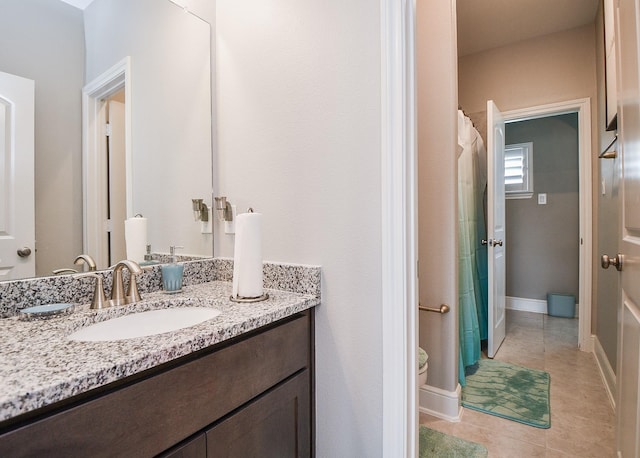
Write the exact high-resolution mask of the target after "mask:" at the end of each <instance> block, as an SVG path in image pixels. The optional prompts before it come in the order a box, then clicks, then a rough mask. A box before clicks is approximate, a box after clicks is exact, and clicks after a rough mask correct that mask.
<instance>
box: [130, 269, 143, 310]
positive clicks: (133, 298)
mask: <svg viewBox="0 0 640 458" xmlns="http://www.w3.org/2000/svg"><path fill="white" fill-rule="evenodd" d="M145 270H146V269H145V268H144V267H141V268H140V272H131V275H129V287H128V288H127V300H128V302H129V303H130V304H133V303H136V302H138V301H139V300H141V299H142V297H140V292H139V291H138V282H137V281H136V278H137V277H138V275H141V274H143V273H144V271H145Z"/></svg>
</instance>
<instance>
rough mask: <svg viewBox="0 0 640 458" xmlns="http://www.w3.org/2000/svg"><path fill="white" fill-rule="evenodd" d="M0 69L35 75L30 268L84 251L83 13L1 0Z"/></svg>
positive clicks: (28, 0)
mask: <svg viewBox="0 0 640 458" xmlns="http://www.w3.org/2000/svg"><path fill="white" fill-rule="evenodd" d="M0 43H2V45H1V46H0V71H3V72H6V73H12V74H14V75H19V76H22V77H25V78H29V79H32V80H35V96H36V97H35V105H36V106H35V125H36V134H35V211H36V214H35V216H36V228H35V229H36V248H37V254H36V274H37V275H44V274H48V273H50V272H51V270H52V269H55V268H59V267H63V266H73V257H74V256H76V255H77V254H80V253H81V252H82V172H81V156H82V144H81V140H80V137H81V133H82V117H81V116H82V115H81V112H82V105H81V89H82V86H83V83H84V29H83V23H82V12H81V11H80V10H78V9H77V8H74V7H72V6H70V5H67V4H66V3H63V2H60V1H51V0H2V10H1V12H0Z"/></svg>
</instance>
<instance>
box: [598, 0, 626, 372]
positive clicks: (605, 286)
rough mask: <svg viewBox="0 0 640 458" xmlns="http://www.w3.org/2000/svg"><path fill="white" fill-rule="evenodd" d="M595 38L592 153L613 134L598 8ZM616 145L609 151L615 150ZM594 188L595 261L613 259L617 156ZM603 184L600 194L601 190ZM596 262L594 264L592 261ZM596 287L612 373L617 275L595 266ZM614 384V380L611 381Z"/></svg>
mask: <svg viewBox="0 0 640 458" xmlns="http://www.w3.org/2000/svg"><path fill="white" fill-rule="evenodd" d="M596 24H597V31H596V32H597V36H598V37H600V39H599V40H597V42H596V43H597V49H596V51H597V53H598V59H596V62H597V76H598V136H599V140H600V141H599V143H596V145H598V146H597V148H594V149H595V150H596V151H594V153H600V152H602V151H603V150H604V149H605V148H606V147H607V146H608V145H609V143H610V142H611V140H613V138H614V132H606V131H605V118H606V116H605V106H606V104H605V84H604V80H605V77H604V61H605V58H604V37H603V34H604V27H603V21H602V5H600V10H599V12H598V18H597V19H596ZM617 148H618V145H614V146H613V147H612V148H611V149H612V150H616V149H617ZM595 170H597V172H598V173H597V174H596V176H597V178H599V182H600V186H599V187H598V191H599V192H598V198H597V201H596V203H597V211H594V213H595V214H596V216H597V218H598V220H597V221H598V225H597V232H596V235H597V239H596V240H597V246H596V247H595V248H594V254H595V255H596V258H599V257H600V255H602V254H605V253H606V254H609V255H610V256H614V255H615V254H616V253H617V252H618V237H619V234H620V232H619V231H620V212H619V204H620V199H619V193H618V191H619V188H618V186H619V181H620V180H619V179H620V174H621V157H620V156H618V157H617V158H616V159H599V160H598V163H597V168H596V169H595ZM602 183H604V192H603V189H602ZM596 262H597V261H596ZM593 271H594V275H595V278H596V280H595V284H596V286H597V288H596V291H595V294H594V295H593V297H594V308H595V317H594V319H593V324H592V327H593V329H594V333H595V334H596V336H597V338H598V341H599V342H600V345H602V348H603V350H604V352H605V354H606V356H607V359H608V360H609V364H610V365H611V368H612V369H613V371H614V372H615V371H616V356H617V355H616V353H617V349H618V304H619V303H620V298H619V294H620V291H621V290H620V285H619V282H620V276H619V274H618V271H616V270H615V269H614V268H609V269H608V270H603V269H601V268H600V266H599V264H596V266H595V268H594V269H593ZM613 383H615V381H613Z"/></svg>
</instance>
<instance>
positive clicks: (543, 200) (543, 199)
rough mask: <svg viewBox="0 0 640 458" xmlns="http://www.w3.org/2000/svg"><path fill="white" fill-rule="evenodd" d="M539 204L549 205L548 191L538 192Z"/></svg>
mask: <svg viewBox="0 0 640 458" xmlns="http://www.w3.org/2000/svg"><path fill="white" fill-rule="evenodd" d="M538 205H547V194H546V193H540V194H538Z"/></svg>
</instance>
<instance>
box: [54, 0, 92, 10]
mask: <svg viewBox="0 0 640 458" xmlns="http://www.w3.org/2000/svg"><path fill="white" fill-rule="evenodd" d="M60 1H62V2H65V3H68V4H69V5H72V6H75V7H76V8H80V9H81V10H83V9H85V8H86V7H87V6H89V4H90V3H91V2H92V1H93V0H60Z"/></svg>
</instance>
